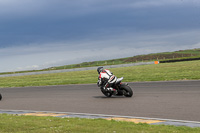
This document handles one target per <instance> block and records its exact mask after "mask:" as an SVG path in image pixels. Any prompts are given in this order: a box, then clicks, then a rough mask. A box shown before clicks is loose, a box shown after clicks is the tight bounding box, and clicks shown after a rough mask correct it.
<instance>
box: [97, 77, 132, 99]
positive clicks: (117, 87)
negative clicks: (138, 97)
mask: <svg viewBox="0 0 200 133" xmlns="http://www.w3.org/2000/svg"><path fill="white" fill-rule="evenodd" d="M122 80H123V77H121V78H119V79H117V81H116V82H115V84H113V86H112V88H113V91H106V90H105V89H103V87H100V89H101V92H102V93H103V94H104V95H105V96H106V97H111V96H112V95H114V96H125V97H132V95H133V91H132V89H131V87H130V86H129V85H128V84H127V83H122V82H121V81H122Z"/></svg>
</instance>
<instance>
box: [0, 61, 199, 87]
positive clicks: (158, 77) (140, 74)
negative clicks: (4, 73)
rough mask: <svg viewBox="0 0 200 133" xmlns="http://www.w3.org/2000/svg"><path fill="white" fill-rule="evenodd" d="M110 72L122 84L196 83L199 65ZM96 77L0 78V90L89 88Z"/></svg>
mask: <svg viewBox="0 0 200 133" xmlns="http://www.w3.org/2000/svg"><path fill="white" fill-rule="evenodd" d="M110 70H111V71H112V72H113V73H114V74H115V75H116V76H117V77H124V82H138V81H170V80H199V79H200V61H188V62H176V63H163V64H158V65H155V64H153V65H143V66H132V67H123V68H112V69H110ZM97 77H98V74H97V72H96V70H88V71H76V72H65V73H53V74H41V75H27V76H18V77H1V78H0V81H1V82H0V87H1V88H4V87H24V86H48V85H66V84H90V83H96V82H97Z"/></svg>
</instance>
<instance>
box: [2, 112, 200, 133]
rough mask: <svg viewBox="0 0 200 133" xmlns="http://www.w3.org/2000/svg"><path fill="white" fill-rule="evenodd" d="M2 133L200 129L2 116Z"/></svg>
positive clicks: (161, 132) (169, 132) (147, 132)
mask: <svg viewBox="0 0 200 133" xmlns="http://www.w3.org/2000/svg"><path fill="white" fill-rule="evenodd" d="M0 120H1V121H0V133H8V132H9V133H189V132H190V133H198V132H200V128H189V127H183V126H181V127H176V126H166V125H148V124H142V123H139V124H135V123H133V122H122V121H114V120H111V121H108V120H104V119H80V118H57V117H35V116H15V115H8V114H0Z"/></svg>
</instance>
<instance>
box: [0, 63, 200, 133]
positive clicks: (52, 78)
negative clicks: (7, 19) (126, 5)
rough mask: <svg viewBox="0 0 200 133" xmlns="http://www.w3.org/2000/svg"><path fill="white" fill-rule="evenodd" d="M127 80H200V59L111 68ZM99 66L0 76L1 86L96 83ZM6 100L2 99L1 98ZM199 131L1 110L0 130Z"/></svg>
mask: <svg viewBox="0 0 200 133" xmlns="http://www.w3.org/2000/svg"><path fill="white" fill-rule="evenodd" d="M110 70H111V71H112V72H113V73H114V74H115V75H116V76H117V77H122V76H123V77H124V81H125V82H138V81H169V80H199V79H200V61H188V62H177V63H164V64H158V65H154V64H153V65H144V66H133V67H124V68H112V69H110ZM97 77H98V74H97V72H96V70H89V71H79V72H66V73H55V74H42V75H28V76H19V77H4V78H0V81H1V82H0V87H1V88H5V87H24V86H47V85H65V84H88V83H96V82H97ZM1 102H3V101H1ZM7 132H11V133H12V132H14V133H26V132H28V133H35V132H38V133H56V132H58V133H63V132H69V133H79V132H81V133H82V132H87V133H90V132H91V133H93V132H95V133H98V132H99V133H103V132H104V133H131V132H133V133H166V132H167V133H183V132H184V133H185V132H188V133H189V132H190V133H198V132H200V128H189V127H176V126H166V125H148V124H134V123H132V122H119V121H114V120H111V121H107V120H103V119H79V118H56V117H35V116H14V115H7V114H0V133H7Z"/></svg>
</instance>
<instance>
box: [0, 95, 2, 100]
mask: <svg viewBox="0 0 200 133" xmlns="http://www.w3.org/2000/svg"><path fill="white" fill-rule="evenodd" d="M1 99H2V95H1V93H0V101H1Z"/></svg>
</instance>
